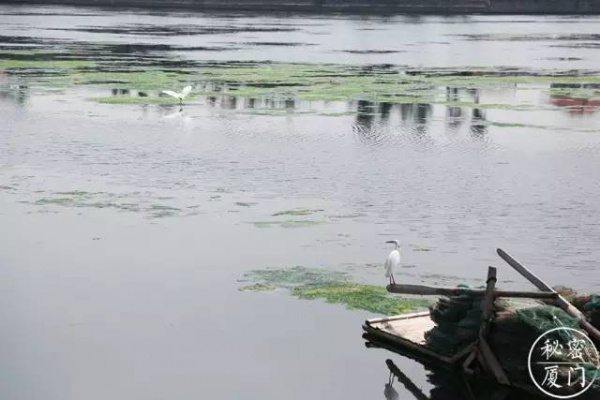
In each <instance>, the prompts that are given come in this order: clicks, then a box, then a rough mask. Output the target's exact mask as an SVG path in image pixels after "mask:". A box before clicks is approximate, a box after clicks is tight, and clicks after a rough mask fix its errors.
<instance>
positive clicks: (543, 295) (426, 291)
mask: <svg viewBox="0 0 600 400" xmlns="http://www.w3.org/2000/svg"><path fill="white" fill-rule="evenodd" d="M387 290H388V292H390V293H401V294H418V295H422V296H459V295H463V294H464V295H471V296H483V295H485V293H486V291H485V290H480V289H462V288H436V287H430V286H423V285H400V284H392V285H388V286H387ZM494 297H514V298H530V299H541V300H551V299H556V298H557V297H558V293H552V292H524V291H508V290H495V291H494Z"/></svg>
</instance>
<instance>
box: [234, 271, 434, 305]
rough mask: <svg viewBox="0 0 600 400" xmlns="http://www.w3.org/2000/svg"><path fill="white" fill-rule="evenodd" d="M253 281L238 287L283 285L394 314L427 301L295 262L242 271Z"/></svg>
mask: <svg viewBox="0 0 600 400" xmlns="http://www.w3.org/2000/svg"><path fill="white" fill-rule="evenodd" d="M245 276H246V277H247V278H249V279H250V280H252V281H254V282H255V283H254V284H252V285H248V286H244V287H242V288H240V291H268V290H274V289H277V288H281V289H287V290H289V291H290V293H291V294H292V295H293V296H296V297H298V298H300V299H306V300H325V301H326V302H327V303H332V304H345V305H346V307H347V308H348V309H351V310H366V311H370V312H374V313H378V314H384V315H394V314H400V313H403V312H407V311H412V310H416V309H420V308H425V307H427V306H428V305H429V304H430V302H429V301H427V300H421V299H409V298H403V297H400V296H398V295H393V294H390V293H388V292H387V291H386V289H385V288H384V287H382V286H374V285H363V284H360V283H356V282H353V281H351V280H350V278H349V277H348V275H347V274H345V273H343V272H340V271H328V270H322V269H316V268H306V267H301V266H297V267H294V268H287V269H284V268H282V269H265V270H254V271H251V272H249V273H247V274H246V275H245Z"/></svg>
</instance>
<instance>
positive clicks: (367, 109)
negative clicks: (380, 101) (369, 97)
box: [353, 100, 375, 133]
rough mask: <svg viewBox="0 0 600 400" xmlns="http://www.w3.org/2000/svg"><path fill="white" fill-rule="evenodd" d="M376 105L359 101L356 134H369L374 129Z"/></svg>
mask: <svg viewBox="0 0 600 400" xmlns="http://www.w3.org/2000/svg"><path fill="white" fill-rule="evenodd" d="M374 111H375V104H374V103H373V102H370V101H366V100H359V101H358V103H357V106H356V122H355V123H354V127H353V128H354V129H355V132H358V133H368V132H370V130H371V128H372V127H373V119H374V117H375V113H374Z"/></svg>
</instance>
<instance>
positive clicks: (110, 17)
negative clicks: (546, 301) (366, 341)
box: [0, 6, 600, 400]
mask: <svg viewBox="0 0 600 400" xmlns="http://www.w3.org/2000/svg"><path fill="white" fill-rule="evenodd" d="M597 23H598V18H596V17H590V18H581V17H577V18H574V17H463V18H458V17H452V18H442V17H423V18H415V17H401V16H398V17H388V18H375V17H371V18H358V17H334V18H332V17H328V18H320V17H313V16H291V17H290V16H243V15H225V14H221V15H218V16H213V15H206V14H189V13H185V14H184V13H179V12H174V13H169V14H165V15H158V14H153V13H142V14H140V13H133V12H118V13H117V12H114V11H106V10H96V9H75V8H60V7H58V8H53V7H52V8H51V7H46V8H43V7H39V8H37V7H35V8H34V7H27V8H19V7H8V6H3V7H0V37H1V40H0V45H2V49H4V50H5V49H7V48H9V47H13V48H19V49H23V48H27V47H31V46H33V45H35V46H38V47H40V48H41V49H43V50H46V51H48V50H53V51H65V49H67V50H68V51H72V52H74V53H77V54H78V55H79V56H80V57H81V56H82V55H87V56H89V58H90V59H98V58H104V59H105V58H106V57H107V55H108V54H111V53H112V54H113V56H114V58H115V62H119V61H121V62H122V61H123V60H126V59H128V60H130V59H137V58H139V57H142V56H147V57H150V58H152V59H156V60H159V61H160V62H162V63H164V62H169V61H171V62H172V61H181V60H183V61H185V62H187V63H188V64H189V63H190V62H196V63H199V64H202V63H204V62H207V61H211V60H212V61H249V60H261V61H273V62H275V61H279V62H335V63H350V64H371V63H377V64H380V63H385V64H395V65H400V66H403V65H405V66H408V67H411V68H416V67H420V66H422V67H424V68H432V67H473V66H491V67H517V68H520V69H521V70H528V71H529V70H531V71H538V70H540V69H544V70H548V69H560V70H581V71H582V72H581V73H584V70H585V71H593V70H594V69H595V68H596V66H597V65H598V62H599V61H600V58H599V57H600V56H599V55H598V54H597V53H598V52H597V51H594V48H593V47H594V44H596V45H597V44H598V38H595V37H590V36H589V35H591V34H592V33H594V28H595V26H597ZM167 28H169V29H167ZM265 28H266V29H265ZM514 32H519V33H520V34H521V33H522V34H523V35H524V36H526V35H527V34H535V36H533V37H532V38H531V40H525V39H523V38H522V37H517V36H516V35H514ZM511 35H512V36H511ZM578 35H579V36H578ZM586 35H587V36H586ZM15 37H20V39H19V40H14V38H15ZM390 38H393V40H390ZM483 38H485V40H483ZM128 43H135V44H136V47H131V46H130V47H128V48H123V47H118V46H119V45H122V44H128ZM284 44H288V45H284ZM157 46H158V47H157ZM161 46H162V47H161ZM565 46H566V47H565ZM569 46H570V47H569ZM186 48H194V50H190V49H186ZM217 48H218V49H217ZM575 48H576V49H575ZM207 49H208V50H207ZM215 49H216V50H215ZM372 50H377V51H379V52H375V53H367V51H372ZM127 57H129V58H127ZM0 59H1V58H0ZM127 62H129V61H127ZM25 72H26V71H22V72H21V73H20V74H8V75H6V74H4V75H0V88H1V89H0V120H1V124H0V193H1V194H2V195H1V196H0V221H1V225H2V235H0V285H1V290H0V293H1V295H0V300H1V301H0V304H1V305H0V315H1V316H2V320H3V321H4V327H5V329H3V330H1V333H0V349H1V352H0V353H1V354H2V355H3V356H2V357H1V358H0V376H2V378H1V379H0V394H2V398H3V399H4V398H5V399H11V400H12V399H25V398H27V399H38V398H39V399H42V398H43V399H45V400H52V399H57V400H58V399H61V400H65V399H66V400H68V399H81V398H85V399H87V400H93V399H105V398H108V397H111V398H126V397H127V398H144V399H154V398H156V399H159V398H161V399H163V398H166V397H169V398H173V399H188V398H189V399H191V398H208V397H212V398H233V397H239V396H240V395H244V396H246V397H249V398H264V399H274V398H290V399H291V398H298V399H300V398H302V399H306V398H345V399H358V398H365V397H367V396H369V397H380V398H382V397H383V396H382V391H383V388H384V384H385V383H387V379H388V369H387V367H386V365H385V362H384V361H385V359H386V358H388V357H391V358H393V359H394V362H396V364H398V365H400V366H401V367H402V368H403V370H404V372H405V373H406V374H407V375H409V376H410V377H411V378H413V379H414V380H415V381H416V383H417V384H418V385H419V386H423V387H424V388H425V389H424V390H426V391H427V390H428V389H429V388H430V385H429V384H428V383H427V382H426V378H425V374H424V370H423V367H421V366H419V365H418V364H415V363H412V362H411V361H408V360H405V359H402V358H399V357H396V356H392V355H391V354H389V353H385V352H383V351H381V350H367V349H365V348H364V345H363V340H362V339H361V327H360V325H361V323H362V321H363V320H364V319H365V318H368V317H372V316H373V315H372V314H370V313H367V312H361V311H348V310H346V309H345V308H344V307H343V306H339V305H326V304H323V303H321V302H311V301H302V300H298V299H296V298H293V297H291V296H289V295H288V294H286V293H285V292H283V291H275V292H269V293H248V292H239V291H238V288H239V287H240V286H241V285H243V284H244V282H243V281H244V274H245V273H246V272H248V271H250V270H253V269H261V268H266V267H293V266H296V265H302V266H307V267H311V268H312V267H322V268H327V269H331V270H342V271H348V272H351V273H352V274H353V275H355V277H356V279H357V280H360V281H362V282H367V283H376V284H384V278H383V268H378V267H379V266H380V264H382V261H383V259H384V257H385V255H386V254H387V252H388V251H389V248H388V247H387V245H386V244H385V243H384V242H385V241H386V240H389V239H393V238H400V239H401V240H402V242H403V245H404V255H403V257H404V258H403V264H404V266H405V267H415V266H416V267H415V268H407V269H406V271H407V272H406V274H403V275H402V279H403V280H404V281H407V282H411V283H417V282H421V281H423V282H426V283H429V284H434V283H436V284H455V283H458V282H468V283H470V284H471V283H474V284H478V283H480V282H481V278H483V276H484V274H485V270H486V267H487V266H488V265H496V266H498V267H499V277H500V280H501V284H502V285H503V286H505V287H512V288H517V287H518V288H527V287H529V286H528V285H527V284H526V283H525V282H523V279H522V278H520V277H519V276H517V275H516V274H515V273H513V272H512V271H510V270H509V269H508V267H506V266H505V265H504V264H503V262H502V261H501V260H500V259H499V258H498V257H497V256H495V249H496V248H497V247H502V248H504V249H505V250H507V251H508V252H509V253H511V254H513V255H514V256H515V257H516V258H517V259H519V260H521V261H523V262H524V263H526V264H527V265H529V266H531V268H532V269H533V270H535V271H536V272H539V274H540V275H542V276H543V277H544V279H545V280H546V281H548V282H549V283H550V284H552V285H555V284H567V285H571V286H574V287H576V288H578V289H581V290H590V291H591V290H595V291H597V288H598V286H599V285H600V274H598V267H597V265H596V262H595V261H596V260H597V259H598V256H599V255H600V254H599V250H598V249H597V246H596V244H597V243H598V240H599V239H600V223H599V222H598V213H599V211H600V205H599V203H598V202H597V201H596V196H597V195H598V192H599V190H600V187H599V186H598V180H597V178H596V176H595V171H596V170H598V169H599V168H600V161H599V160H600V158H599V157H598V152H599V150H600V136H599V134H600V132H599V130H600V129H599V124H598V123H599V121H600V118H599V115H600V114H599V112H598V111H597V110H596V107H597V105H595V103H593V102H592V103H590V102H586V101H585V100H576V101H575V104H573V102H572V101H571V102H570V103H568V104H565V101H566V100H565V99H564V98H562V97H559V98H556V97H555V98H552V96H550V95H549V94H548V93H547V89H548V88H547V87H546V86H544V85H518V86H514V87H502V88H491V89H486V90H478V91H475V92H473V91H468V90H463V89H461V90H460V91H459V93H458V94H457V96H459V97H460V98H461V99H462V98H471V97H476V98H477V101H478V102H481V103H488V104H497V103H505V104H518V105H525V106H527V108H526V109H524V110H521V109H515V108H511V109H507V108H505V107H495V108H489V109H483V108H477V107H460V106H459V107H456V106H449V105H444V104H429V103H423V104H390V103H385V102H367V101H356V100H353V101H335V102H328V101H306V100H295V101H294V103H293V104H290V103H289V102H288V103H286V101H285V99H278V98H275V99H274V98H270V97H268V96H267V97H260V98H258V99H257V100H256V102H255V103H252V104H251V102H249V101H248V99H246V98H242V97H234V96H226V95H217V96H200V97H198V98H197V99H195V100H193V101H191V102H190V103H189V104H186V105H184V107H183V109H182V111H179V107H178V106H176V105H162V106H161V105H135V104H134V105H129V104H127V105H123V104H116V105H115V104H97V103H95V102H93V101H89V100H88V99H89V98H90V97H94V96H111V95H112V90H111V89H110V88H105V87H96V86H89V87H88V86H74V87H69V88H67V89H66V90H64V91H60V92H56V93H52V92H40V91H38V90H37V89H38V88H36V87H34V86H31V87H25V86H26V85H24V84H23V82H26V81H25V80H24V76H25V75H26V73H25ZM567 106H568V107H567ZM257 111H258V112H257ZM323 114H330V115H323ZM296 208H309V209H319V210H323V211H320V212H318V213H315V214H314V215H310V216H305V217H302V218H294V217H289V218H288V217H286V216H279V217H275V216H273V214H276V213H280V212H284V211H286V210H291V209H296ZM295 219H300V220H302V221H306V223H303V224H294V223H288V224H287V225H286V224H271V222H273V221H293V220H295ZM396 389H397V390H398V391H400V392H401V394H402V395H404V396H409V394H407V393H404V392H403V390H404V389H403V388H401V387H397V388H396Z"/></svg>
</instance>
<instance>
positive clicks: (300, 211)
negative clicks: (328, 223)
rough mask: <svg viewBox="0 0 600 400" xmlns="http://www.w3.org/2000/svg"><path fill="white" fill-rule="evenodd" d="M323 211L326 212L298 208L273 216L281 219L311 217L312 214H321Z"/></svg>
mask: <svg viewBox="0 0 600 400" xmlns="http://www.w3.org/2000/svg"><path fill="white" fill-rule="evenodd" d="M321 211H324V210H321V209H315V210H311V209H309V208H298V209H295V210H286V211H279V212H276V213H275V214H273V216H274V217H279V216H282V215H310V214H314V213H317V212H321Z"/></svg>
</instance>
